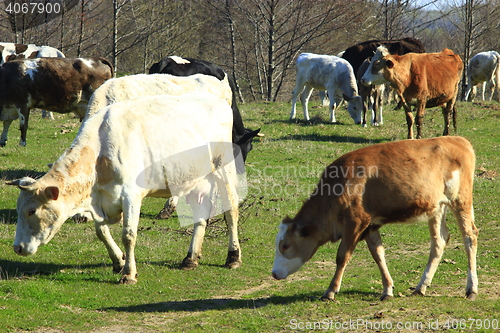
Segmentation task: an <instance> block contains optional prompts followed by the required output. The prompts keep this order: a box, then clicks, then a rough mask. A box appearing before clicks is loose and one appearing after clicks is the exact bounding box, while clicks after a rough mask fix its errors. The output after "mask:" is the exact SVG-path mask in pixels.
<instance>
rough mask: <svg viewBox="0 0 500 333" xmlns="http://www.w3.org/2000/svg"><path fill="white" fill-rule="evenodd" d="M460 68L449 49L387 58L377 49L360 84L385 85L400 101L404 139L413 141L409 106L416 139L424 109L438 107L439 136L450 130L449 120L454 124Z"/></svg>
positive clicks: (386, 53)
mask: <svg viewBox="0 0 500 333" xmlns="http://www.w3.org/2000/svg"><path fill="white" fill-rule="evenodd" d="M463 68H464V65H463V62H462V59H460V56H458V55H456V54H454V53H453V51H451V50H449V49H444V50H443V51H442V52H438V53H407V54H404V55H401V56H400V55H391V54H389V51H388V50H387V48H385V47H384V46H379V47H378V48H377V52H376V53H375V55H374V56H373V58H372V63H371V64H370V66H369V67H368V69H367V70H366V72H365V74H364V75H363V77H362V78H361V83H362V84H364V85H366V86H369V85H372V84H383V83H387V82H388V83H389V84H390V85H391V87H393V88H394V90H395V91H396V93H397V94H398V96H399V97H400V99H401V102H402V104H403V107H404V109H405V112H406V123H407V125H408V139H413V123H414V118H413V114H412V112H411V105H413V104H414V105H415V106H416V111H417V116H416V118H417V119H416V123H417V139H420V138H421V137H422V132H421V131H422V124H423V117H424V112H425V108H432V107H437V106H441V107H442V109H443V116H444V131H443V135H448V134H449V130H450V116H451V114H452V113H453V120H454V121H453V123H454V125H455V124H456V122H455V119H456V105H455V103H456V99H457V94H458V84H459V82H460V79H461V77H462V71H463Z"/></svg>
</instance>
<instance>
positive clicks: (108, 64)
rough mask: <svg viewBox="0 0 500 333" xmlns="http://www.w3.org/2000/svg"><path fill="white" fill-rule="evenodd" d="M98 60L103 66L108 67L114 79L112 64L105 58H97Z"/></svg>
mask: <svg viewBox="0 0 500 333" xmlns="http://www.w3.org/2000/svg"><path fill="white" fill-rule="evenodd" d="M99 60H101V62H102V63H103V64H105V65H107V66H109V68H110V69H111V77H115V69H114V68H113V64H111V62H110V61H109V60H108V59H106V58H99Z"/></svg>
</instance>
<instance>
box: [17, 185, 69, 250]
mask: <svg viewBox="0 0 500 333" xmlns="http://www.w3.org/2000/svg"><path fill="white" fill-rule="evenodd" d="M8 184H9V185H17V186H19V188H20V189H21V193H20V194H19V198H18V200H17V214H18V218H17V227H16V238H15V240H14V251H15V252H16V253H17V254H19V255H23V256H26V255H31V254H34V253H36V251H37V249H38V247H39V246H40V245H43V244H46V243H48V242H49V241H50V240H51V239H52V237H54V235H55V234H56V233H57V231H58V230H59V228H60V227H61V225H62V224H63V223H64V220H65V218H61V217H60V216H61V215H64V214H61V210H62V209H63V207H64V204H63V203H62V202H61V200H59V201H57V199H58V197H59V189H58V188H57V187H45V188H41V187H40V186H39V184H37V182H36V181H35V180H34V179H31V178H29V177H25V178H23V179H21V180H17V181H13V182H10V183H8Z"/></svg>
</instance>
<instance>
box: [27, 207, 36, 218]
mask: <svg viewBox="0 0 500 333" xmlns="http://www.w3.org/2000/svg"><path fill="white" fill-rule="evenodd" d="M35 213H36V209H34V208H31V209H30V210H28V216H32V215H35Z"/></svg>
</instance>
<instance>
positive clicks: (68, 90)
mask: <svg viewBox="0 0 500 333" xmlns="http://www.w3.org/2000/svg"><path fill="white" fill-rule="evenodd" d="M113 75H114V71H113V66H112V65H111V63H110V62H109V61H108V60H106V59H104V58H78V59H68V58H35V59H23V60H14V61H10V62H6V63H4V64H3V65H2V66H1V67H0V114H1V112H2V109H3V111H4V112H5V111H6V110H9V109H10V110H12V108H6V106H14V107H15V108H16V109H17V113H18V115H19V118H20V128H21V141H20V145H21V146H25V145H26V131H27V128H28V119H29V111H30V109H32V108H36V107H43V108H46V109H48V110H50V111H54V112H59V113H69V112H74V113H75V114H77V115H78V116H79V117H80V120H82V119H83V118H84V117H85V114H86V109H87V103H88V101H89V99H90V96H91V95H92V93H93V92H94V90H96V89H97V88H98V87H99V86H100V85H101V84H103V83H104V81H106V80H108V79H111V78H112V77H113ZM9 118H10V119H12V117H9ZM8 125H10V123H9V124H8ZM4 126H5V124H4ZM7 130H8V126H7V128H4V132H5V134H6V133H7ZM5 142H6V137H5V138H4V137H3V136H2V140H1V141H0V146H5Z"/></svg>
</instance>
